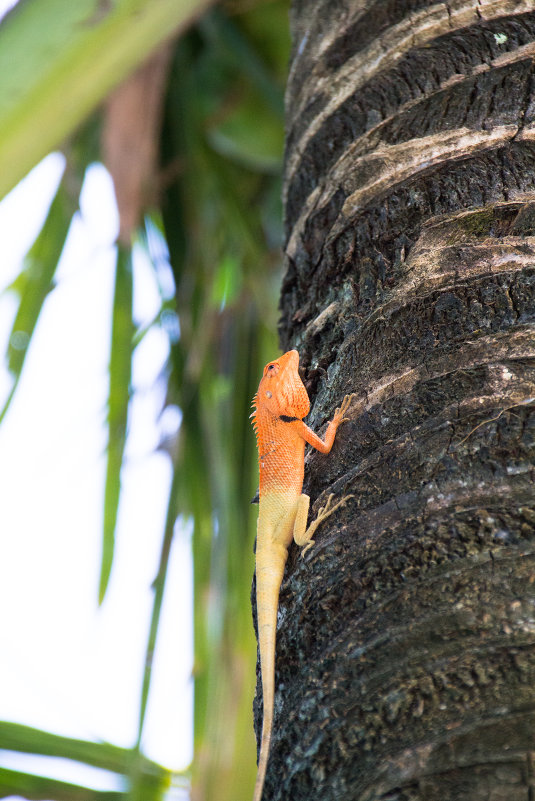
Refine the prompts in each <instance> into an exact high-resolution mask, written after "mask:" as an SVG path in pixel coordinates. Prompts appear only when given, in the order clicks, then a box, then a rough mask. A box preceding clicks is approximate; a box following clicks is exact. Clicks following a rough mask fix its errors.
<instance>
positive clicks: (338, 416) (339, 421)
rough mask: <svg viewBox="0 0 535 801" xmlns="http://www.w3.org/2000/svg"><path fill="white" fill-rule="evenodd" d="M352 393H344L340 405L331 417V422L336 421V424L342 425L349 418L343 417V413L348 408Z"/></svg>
mask: <svg viewBox="0 0 535 801" xmlns="http://www.w3.org/2000/svg"><path fill="white" fill-rule="evenodd" d="M352 398H353V395H352V394H351V395H345V397H344V399H343V401H342V404H341V406H339V407H338V408H337V409H336V410H335V412H334V417H333V422H335V423H337V425H342V423H346V422H347V421H348V420H349V417H344V415H345V413H346V412H347V410H348V409H349V407H350V405H351V400H352Z"/></svg>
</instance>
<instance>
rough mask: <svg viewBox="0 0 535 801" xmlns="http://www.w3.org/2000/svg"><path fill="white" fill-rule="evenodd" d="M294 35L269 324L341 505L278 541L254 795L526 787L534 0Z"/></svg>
mask: <svg viewBox="0 0 535 801" xmlns="http://www.w3.org/2000/svg"><path fill="white" fill-rule="evenodd" d="M292 31H293V56H292V62H291V69H290V78H289V85H288V92H287V120H288V133H287V152H286V168H285V204H286V231H287V242H286V256H287V270H286V275H285V278H284V281H283V291H282V299H281V313H282V317H281V329H280V337H281V344H282V347H283V348H284V349H285V350H286V349H288V348H290V347H296V348H297V349H298V350H299V352H300V354H301V363H302V365H303V366H304V367H305V371H304V373H305V380H306V384H307V388H308V390H309V394H310V395H311V399H312V400H313V407H312V413H311V415H310V416H309V418H308V421H307V422H309V424H310V425H312V426H313V427H314V428H315V429H316V430H318V429H319V430H321V429H322V425H324V423H325V422H326V421H327V420H328V419H330V417H331V416H332V413H333V411H334V408H335V406H336V405H337V404H339V401H340V400H341V398H342V396H343V395H344V394H345V393H347V392H354V393H355V397H354V401H353V404H352V407H351V410H350V414H349V416H350V421H349V422H347V423H345V424H344V426H343V427H342V428H341V429H340V432H339V437H338V438H337V441H336V443H335V446H334V449H333V452H332V453H331V455H330V456H329V457H324V456H321V455H317V454H310V455H309V456H308V458H307V465H306V474H307V478H306V480H305V491H306V492H308V493H309V494H310V495H311V497H312V499H314V500H315V504H314V507H315V509H317V507H318V506H319V505H321V503H322V502H323V501H324V499H325V494H326V493H327V492H334V493H336V495H337V496H341V495H342V494H347V493H353V494H354V495H355V498H354V499H353V500H352V501H350V502H349V503H348V504H347V506H346V507H345V508H344V509H343V510H341V511H340V512H339V513H337V514H336V515H334V519H333V518H331V519H330V520H329V521H328V522H326V523H325V524H324V525H323V526H322V527H321V528H320V529H319V530H318V534H317V539H316V545H315V547H314V548H313V549H312V551H311V552H309V553H308V554H307V555H306V557H305V558H304V559H300V558H299V554H298V552H297V549H296V548H292V550H291V552H290V558H289V561H288V567H287V571H286V578H285V582H284V584H283V588H282V592H281V601H280V614H279V630H278V635H277V637H278V640H277V675H276V686H277V688H278V689H277V695H276V700H275V725H274V739H273V744H272V752H271V758H270V763H269V767H268V775H267V780H266V788H265V794H264V798H266V799H270V801H275V800H277V801H282V799H285V800H286V801H287V799H292V801H299V799H303V801H304V799H307V800H308V801H310V799H322V801H330V800H331V799H332V800H333V801H334V799H336V800H337V801H340V799H347V800H348V801H349V799H351V801H353V799H358V801H379V799H380V800H381V801H434V800H435V799H437V801H450V799H451V800H452V801H453V799H455V801H458V800H460V799H462V800H463V801H464V800H465V799H466V801H468V799H470V801H487V799H490V800H491V801H500V800H502V799H503V801H521V800H522V801H533V799H534V798H535V764H534V759H535V490H534V481H533V480H534V476H535V467H534V461H533V459H534V433H535V69H534V59H535V10H534V2H533V0H529V1H528V0H524V1H523V0H501V1H498V0H472V1H471V2H468V0H451V2H443V3H441V2H436V3H432V2H430V1H429V0H375V2H374V1H373V0H352V2H349V0H315V1H314V2H312V0H308V2H304V0H295V2H294V5H293V10H292ZM313 513H314V509H313V511H312V513H311V514H313ZM256 712H257V725H258V724H259V720H260V712H261V708H260V705H257V710H256Z"/></svg>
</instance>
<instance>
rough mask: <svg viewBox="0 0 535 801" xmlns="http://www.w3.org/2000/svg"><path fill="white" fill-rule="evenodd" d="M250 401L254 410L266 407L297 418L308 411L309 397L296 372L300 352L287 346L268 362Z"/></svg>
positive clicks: (300, 417)
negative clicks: (281, 353) (284, 350)
mask: <svg viewBox="0 0 535 801" xmlns="http://www.w3.org/2000/svg"><path fill="white" fill-rule="evenodd" d="M253 403H254V405H255V412H254V414H253V415H252V416H253V417H255V418H256V414H257V412H258V411H259V410H261V409H266V410H267V411H269V412H271V414H273V415H274V416H275V417H280V416H281V415H282V416H284V417H296V418H299V419H300V420H302V419H303V417H306V415H307V414H308V412H309V409H310V401H309V399H308V394H307V391H306V389H305V385H304V384H303V382H302V381H301V377H300V375H299V354H298V352H297V351H296V350H289V351H288V353H285V354H283V355H282V356H280V357H279V358H278V359H275V360H274V361H272V362H268V363H267V364H266V366H265V367H264V373H263V375H262V378H261V380H260V384H259V386H258V392H257V393H256V395H255V397H254V400H253Z"/></svg>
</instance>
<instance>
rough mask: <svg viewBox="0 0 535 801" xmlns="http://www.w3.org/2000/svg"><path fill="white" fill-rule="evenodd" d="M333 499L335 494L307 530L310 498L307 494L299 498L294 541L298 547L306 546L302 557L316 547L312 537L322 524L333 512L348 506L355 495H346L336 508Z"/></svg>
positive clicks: (329, 498) (336, 504) (322, 507)
mask: <svg viewBox="0 0 535 801" xmlns="http://www.w3.org/2000/svg"><path fill="white" fill-rule="evenodd" d="M333 498H334V495H333V494H331V495H329V497H328V498H327V503H326V504H325V506H321V507H320V508H319V510H318V514H317V515H316V517H315V518H314V520H313V521H312V522H311V524H310V525H309V527H308V528H307V518H308V509H309V506H310V498H309V496H308V495H305V493H303V494H302V495H300V496H299V500H298V502H297V510H296V513H295V521H294V540H295V542H296V543H297V545H300V546H304V548H303V550H302V551H301V556H304V555H305V553H306V552H307V551H308V549H309V548H312V546H313V545H314V540H313V539H312V537H313V535H314V533H315V531H316V529H317V527H318V526H319V525H320V523H323V521H324V520H326V519H327V518H328V517H330V516H331V515H332V514H333V512H336V510H337V509H339V508H340V506H343V505H344V504H346V503H347V501H349V499H350V498H353V495H345V496H344V497H343V498H342V499H341V500H339V501H338V503H335V504H334V506H332V499H333Z"/></svg>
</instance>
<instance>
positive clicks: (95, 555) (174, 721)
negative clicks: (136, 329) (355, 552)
mask: <svg viewBox="0 0 535 801" xmlns="http://www.w3.org/2000/svg"><path fill="white" fill-rule="evenodd" d="M62 164H63V162H62V157H61V156H59V155H57V154H53V155H51V156H49V157H47V159H45V160H44V161H43V162H42V163H41V164H40V165H38V167H37V168H36V169H35V170H34V171H33V172H32V173H31V174H30V175H29V176H28V177H27V178H26V179H25V181H23V182H22V183H21V184H20V185H19V186H18V187H17V188H16V189H15V190H14V191H13V192H12V193H11V194H10V195H9V196H8V197H7V198H6V199H5V200H4V201H2V203H0V291H1V290H2V289H4V288H5V286H7V285H8V284H9V283H10V281H11V280H13V278H14V276H15V275H16V274H17V273H18V272H19V270H20V266H21V258H22V256H23V254H24V253H25V252H26V251H27V249H28V247H29V245H30V244H31V242H32V241H33V239H34V238H35V236H36V234H37V232H38V231H39V228H40V226H41V224H42V221H43V219H44V216H45V214H46V210H47V204H48V202H49V201H50V199H51V197H52V194H53V192H54V189H55V187H56V185H57V182H58V180H59V176H60V175H61V172H62ZM116 231H117V212H116V208H115V204H114V199H113V194H112V187H111V180H110V178H109V176H108V174H107V173H106V171H105V170H104V168H103V167H100V166H94V167H92V168H90V170H89V174H88V177H87V179H86V182H85V184H84V189H83V192H82V201H81V214H77V215H76V217H75V222H74V223H73V225H72V226H71V230H70V232H69V238H68V244H67V246H66V248H65V251H64V253H63V255H62V258H61V262H60V267H59V270H58V273H57V276H56V278H57V286H56V288H55V289H54V290H53V291H52V292H51V293H50V295H49V297H48V298H47V300H46V303H45V306H44V309H43V312H42V314H41V317H40V319H39V322H38V326H37V329H36V332H35V334H34V337H33V340H32V344H31V346H30V350H29V353H28V356H27V359H26V363H25V367H24V373H23V378H22V380H21V382H20V384H19V388H18V390H17V393H16V395H15V398H14V400H13V405H12V407H11V410H10V412H9V413H8V415H7V416H6V419H5V420H4V422H3V424H2V425H1V426H0V609H1V610H2V613H1V616H0V637H1V642H2V646H3V647H2V656H1V658H0V688H1V690H0V719H4V720H13V721H16V722H20V723H25V724H28V725H31V726H35V727H38V728H42V729H46V730H49V731H53V732H55V733H58V734H64V735H67V736H73V737H81V738H86V739H97V740H98V739H100V740H107V741H109V742H112V743H114V744H116V745H121V746H125V747H131V746H132V745H133V744H134V742H135V739H136V734H137V719H138V712H139V699H140V688H141V677H142V670H143V662H144V654H145V647H146V640H147V633H148V626H149V620H150V613H151V608H152V599H153V592H152V590H151V583H152V581H153V580H154V577H155V575H156V571H157V565H158V560H159V554H160V547H161V542H162V537H163V528H164V520H165V510H166V504H167V496H168V491H169V483H170V475H171V470H170V463H169V461H168V459H167V457H166V456H165V455H164V454H163V453H161V452H155V449H156V446H157V444H158V441H159V439H160V433H161V421H160V422H158V419H157V417H158V412H159V410H160V407H161V402H162V389H161V387H159V386H158V384H157V382H156V378H157V375H158V373H159V371H160V369H161V366H162V364H163V362H164V360H165V357H166V354H167V342H166V339H165V336H164V334H163V333H161V332H160V331H158V330H154V331H151V332H150V333H149V334H148V335H147V336H146V337H145V339H144V340H143V342H142V343H141V345H140V346H139V347H138V348H137V350H136V353H135V358H134V364H133V384H134V389H135V395H134V398H133V400H132V402H131V407H130V418H129V423H130V430H129V437H128V443H127V454H126V467H125V468H124V469H123V492H122V496H121V505H120V510H119V521H118V531H117V541H116V551H115V560H114V566H113V571H112V576H111V582H110V586H109V588H108V593H107V596H106V599H105V601H104V604H103V606H102V607H101V608H100V609H99V608H98V606H97V590H98V578H99V570H100V549H101V536H102V508H103V495H104V471H105V446H106V432H105V416H106V396H107V369H108V361H109V341H110V321H111V307H112V294H113V280H114V252H113V241H114V238H115V236H116ZM134 285H135V288H134V315H135V319H136V323H138V324H139V323H145V322H147V321H148V320H150V319H151V318H152V317H153V315H154V314H155V313H156V312H157V310H158V308H159V295H158V290H157V286H156V282H155V279H154V276H153V272H152V267H151V266H150V265H149V264H147V262H146V260H145V258H144V257H143V254H141V253H138V254H137V258H136V259H135V263H134ZM15 312H16V302H15V299H14V296H13V295H12V294H9V293H3V294H1V295H0V353H5V350H6V344H7V339H8V336H9V332H10V327H11V325H12V322H13V319H14V314H15ZM9 387H10V379H9V377H8V374H7V371H6V370H5V366H4V365H3V363H2V362H0V406H1V405H2V402H3V400H4V399H5V397H6V395H7V392H8V390H9ZM164 422H165V421H164ZM192 639H193V635H192V568H191V549H190V539H189V534H188V532H186V531H184V530H182V529H180V528H177V530H176V532H175V538H174V542H173V548H172V551H171V560H170V565H169V574H168V579H167V583H166V594H165V598H164V604H163V611H162V620H161V625H160V631H159V639H158V644H157V652H156V658H155V662H154V667H153V679H152V685H151V688H152V689H151V695H150V699H149V707H148V713H147V718H146V723H145V736H144V739H143V750H144V752H145V753H146V754H147V756H149V757H150V758H152V759H154V760H156V761H158V762H160V763H162V764H163V765H165V766H167V767H171V768H173V769H182V768H184V767H185V766H186V765H187V764H188V763H189V761H190V760H191V756H192V689H191V681H190V673H191V665H192ZM0 746H1V744H0ZM57 762H58V761H57V760H56V763H57ZM0 765H3V766H4V767H10V768H13V769H17V770H24V771H30V772H36V773H42V774H44V775H50V776H56V777H57V778H60V779H63V780H65V781H73V782H80V783H86V784H88V785H90V786H94V787H97V788H99V789H100V788H102V789H106V788H110V789H113V788H115V787H116V786H117V785H116V781H115V778H114V777H113V776H111V775H109V774H104V773H102V772H97V771H94V770H92V769H89V768H88V769H85V768H81V767H79V766H78V765H77V764H76V763H66V762H65V763H64V762H63V761H62V762H61V764H55V765H52V763H51V761H50V760H46V764H44V762H43V758H41V759H36V758H35V759H34V758H32V757H30V756H27V755H16V754H13V753H11V752H6V751H0Z"/></svg>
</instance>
